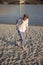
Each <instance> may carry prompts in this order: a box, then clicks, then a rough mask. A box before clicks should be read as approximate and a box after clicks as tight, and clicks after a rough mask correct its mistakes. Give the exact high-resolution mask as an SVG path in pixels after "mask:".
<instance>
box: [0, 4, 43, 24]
mask: <svg viewBox="0 0 43 65" xmlns="http://www.w3.org/2000/svg"><path fill="white" fill-rule="evenodd" d="M24 13H28V14H29V16H30V17H29V18H30V21H29V24H30V25H43V5H0V23H15V22H16V19H18V18H19V17H21V16H23V14H24Z"/></svg>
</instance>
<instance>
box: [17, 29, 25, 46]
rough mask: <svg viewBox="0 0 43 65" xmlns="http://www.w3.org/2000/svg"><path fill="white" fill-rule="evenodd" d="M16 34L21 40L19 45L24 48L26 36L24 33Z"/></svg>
mask: <svg viewBox="0 0 43 65" xmlns="http://www.w3.org/2000/svg"><path fill="white" fill-rule="evenodd" d="M18 34H19V36H20V39H21V45H22V46H24V45H25V40H26V39H25V38H26V34H25V32H20V31H19V30H18Z"/></svg>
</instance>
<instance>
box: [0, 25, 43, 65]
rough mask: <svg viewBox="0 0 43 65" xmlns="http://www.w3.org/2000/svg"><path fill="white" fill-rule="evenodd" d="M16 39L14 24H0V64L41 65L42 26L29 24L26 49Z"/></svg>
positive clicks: (42, 49)
mask: <svg viewBox="0 0 43 65" xmlns="http://www.w3.org/2000/svg"><path fill="white" fill-rule="evenodd" d="M18 39H19V35H18V32H17V30H16V26H15V25H13V24H11V25H10V24H0V65H43V26H29V31H28V40H27V41H26V43H25V48H26V50H24V49H22V48H21V47H20V46H18V45H17V43H20V42H18V41H17V40H18Z"/></svg>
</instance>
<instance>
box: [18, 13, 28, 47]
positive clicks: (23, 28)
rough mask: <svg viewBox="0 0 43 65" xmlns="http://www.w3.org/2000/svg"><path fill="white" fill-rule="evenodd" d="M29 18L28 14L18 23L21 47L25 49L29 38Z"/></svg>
mask: <svg viewBox="0 0 43 65" xmlns="http://www.w3.org/2000/svg"><path fill="white" fill-rule="evenodd" d="M28 18H29V16H28V15H27V14H24V16H23V18H20V19H19V20H18V23H17V28H18V33H19V36H20V41H21V46H22V47H23V48H24V45H25V40H26V37H27V36H28Z"/></svg>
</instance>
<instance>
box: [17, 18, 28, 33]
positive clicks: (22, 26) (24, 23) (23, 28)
mask: <svg viewBox="0 0 43 65" xmlns="http://www.w3.org/2000/svg"><path fill="white" fill-rule="evenodd" d="M20 21H21V19H20V20H19V22H20ZM19 22H18V24H17V26H18V29H19V31H20V32H25V30H26V26H28V19H26V20H25V21H24V20H23V23H22V24H21V25H20V27H19Z"/></svg>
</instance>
